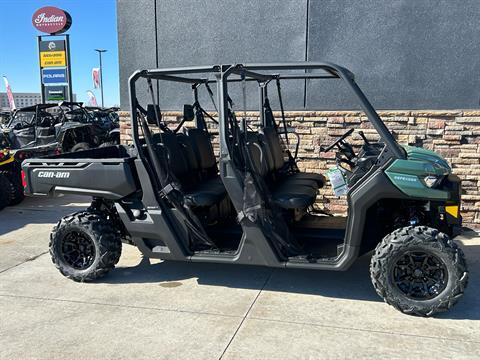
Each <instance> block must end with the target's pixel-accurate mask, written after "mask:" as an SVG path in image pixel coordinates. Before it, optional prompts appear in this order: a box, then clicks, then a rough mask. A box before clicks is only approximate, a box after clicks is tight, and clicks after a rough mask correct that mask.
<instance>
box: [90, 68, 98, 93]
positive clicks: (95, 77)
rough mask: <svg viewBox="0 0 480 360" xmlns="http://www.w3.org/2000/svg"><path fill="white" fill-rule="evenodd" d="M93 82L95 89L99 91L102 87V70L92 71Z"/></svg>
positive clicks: (94, 69)
mask: <svg viewBox="0 0 480 360" xmlns="http://www.w3.org/2000/svg"><path fill="white" fill-rule="evenodd" d="M92 82H93V88H94V89H98V88H99V87H100V68H93V69H92Z"/></svg>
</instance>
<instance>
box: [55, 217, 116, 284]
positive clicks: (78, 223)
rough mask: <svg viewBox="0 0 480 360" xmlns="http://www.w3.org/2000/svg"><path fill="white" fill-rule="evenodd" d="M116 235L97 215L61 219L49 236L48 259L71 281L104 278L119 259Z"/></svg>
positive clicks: (109, 225)
mask: <svg viewBox="0 0 480 360" xmlns="http://www.w3.org/2000/svg"><path fill="white" fill-rule="evenodd" d="M121 251H122V243H121V240H120V237H119V235H118V232H117V231H115V229H114V228H113V226H112V225H111V224H110V222H109V221H108V220H107V219H105V218H104V217H103V216H101V214H99V213H96V212H91V211H82V212H78V213H75V214H72V215H69V216H66V217H64V218H63V219H62V220H60V222H59V223H58V224H57V225H56V226H55V227H54V228H53V231H52V233H51V235H50V255H51V256H52V261H53V263H54V264H55V266H56V267H57V269H58V270H59V271H60V272H61V273H62V274H63V275H64V276H66V277H67V278H69V279H72V280H75V281H91V280H95V279H98V278H100V277H102V276H104V275H106V274H107V273H108V272H109V271H110V270H112V269H113V268H114V267H115V264H116V263H117V262H118V260H119V259H120V254H121Z"/></svg>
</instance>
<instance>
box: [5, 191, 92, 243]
mask: <svg viewBox="0 0 480 360" xmlns="http://www.w3.org/2000/svg"><path fill="white" fill-rule="evenodd" d="M88 203H89V198H87V197H79V196H61V197H43V196H42V197H40V196H32V197H26V198H25V200H24V201H23V202H22V203H20V204H18V205H16V206H9V207H6V208H5V209H3V210H2V211H0V236H1V235H4V234H8V233H9V232H11V231H14V230H17V229H21V228H23V227H24V226H25V225H29V224H45V223H47V224H48V223H52V224H55V223H57V222H58V221H59V220H60V218H62V217H63V216H65V215H67V214H70V213H73V212H75V211H79V210H81V209H84V208H86V207H87V206H88Z"/></svg>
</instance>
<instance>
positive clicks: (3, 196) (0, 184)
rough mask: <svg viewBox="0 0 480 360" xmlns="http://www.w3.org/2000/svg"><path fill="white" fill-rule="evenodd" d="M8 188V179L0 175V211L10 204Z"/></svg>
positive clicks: (9, 184)
mask: <svg viewBox="0 0 480 360" xmlns="http://www.w3.org/2000/svg"><path fill="white" fill-rule="evenodd" d="M10 187H11V183H10V181H9V180H8V178H7V177H6V176H5V175H3V174H1V173H0V210H2V209H3V208H4V207H6V206H7V205H8V204H9V203H10Z"/></svg>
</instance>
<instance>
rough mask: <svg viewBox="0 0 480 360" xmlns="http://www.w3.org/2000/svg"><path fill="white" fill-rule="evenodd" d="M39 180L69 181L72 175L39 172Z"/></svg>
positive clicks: (65, 172)
mask: <svg viewBox="0 0 480 360" xmlns="http://www.w3.org/2000/svg"><path fill="white" fill-rule="evenodd" d="M37 176H38V177H39V178H54V179H67V178H69V177H70V173H69V172H67V171H39V172H38V175H37Z"/></svg>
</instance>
